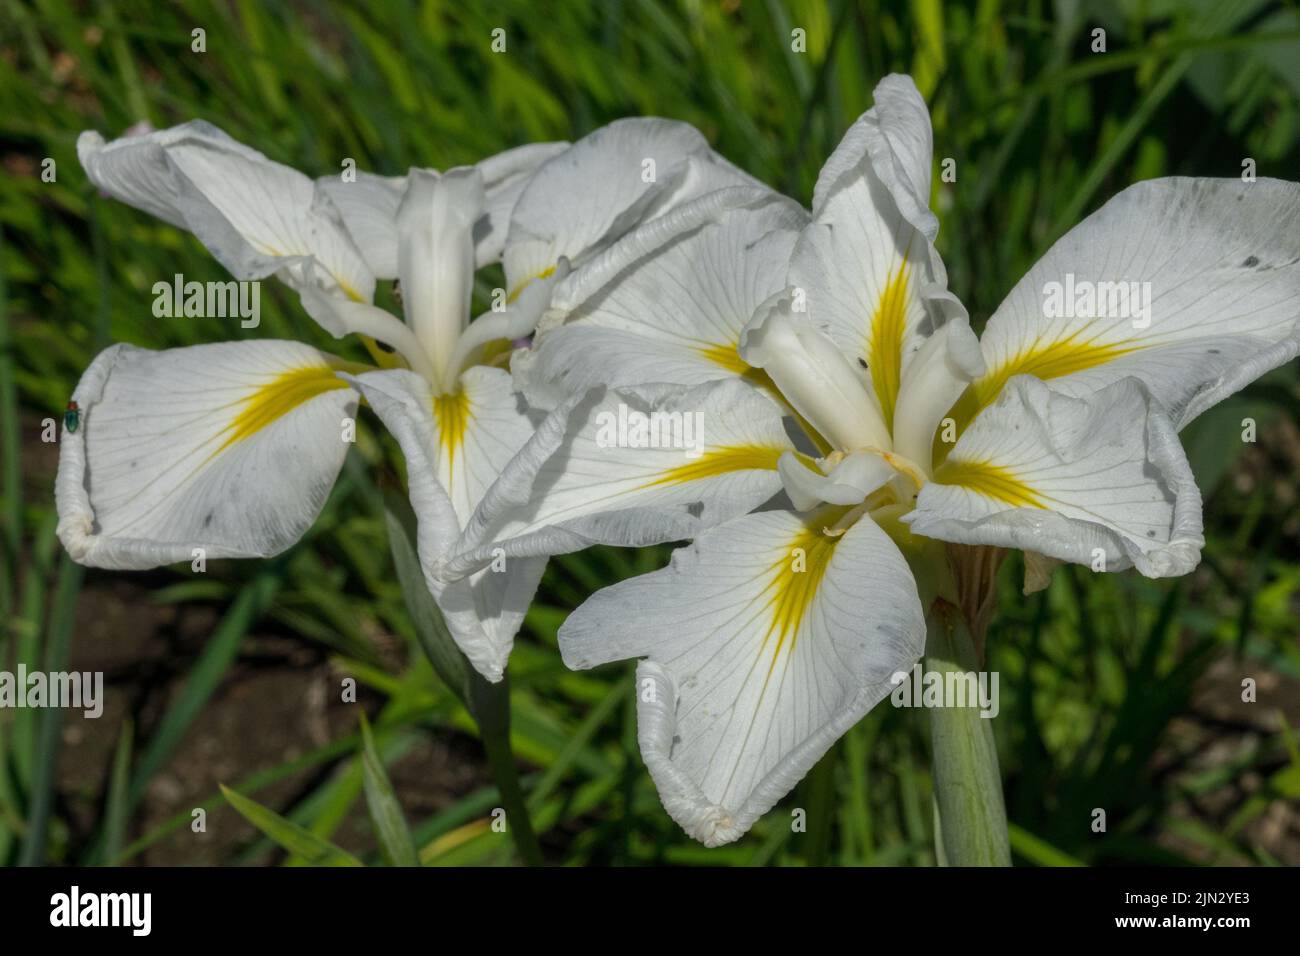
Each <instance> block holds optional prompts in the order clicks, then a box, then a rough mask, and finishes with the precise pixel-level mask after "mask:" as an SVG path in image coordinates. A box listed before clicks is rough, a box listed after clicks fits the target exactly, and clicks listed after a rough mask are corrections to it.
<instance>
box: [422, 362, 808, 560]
mask: <svg viewBox="0 0 1300 956" xmlns="http://www.w3.org/2000/svg"><path fill="white" fill-rule="evenodd" d="M642 426H644V427H643V428H642ZM638 428H641V430H640V431H638ZM652 442H653V443H654V444H657V445H658V447H654V445H652ZM790 448H791V443H790V439H789V438H788V437H787V435H786V431H785V427H784V424H783V421H782V414H781V410H780V408H778V407H777V405H776V404H775V403H774V402H773V401H772V400H771V399H769V398H768V397H766V396H765V395H763V394H762V393H760V392H758V391H756V390H755V389H753V388H751V387H749V386H747V385H746V384H745V383H743V382H737V381H723V382H713V383H709V384H705V385H701V386H697V387H694V388H684V387H680V386H642V387H640V388H627V389H619V390H608V391H606V390H604V389H599V388H598V389H593V390H592V391H591V392H590V393H588V394H586V395H583V396H574V397H573V398H572V399H570V400H569V401H568V402H567V403H565V404H563V405H561V406H560V407H559V408H557V409H555V410H554V411H553V412H551V414H550V415H549V416H547V418H546V420H545V421H544V422H543V423H542V424H541V426H539V428H538V430H537V434H536V436H535V437H534V438H533V439H532V440H531V441H530V442H529V443H528V444H527V445H526V446H525V447H524V449H523V451H521V452H520V454H519V455H518V457H516V458H515V459H514V460H513V461H511V462H510V464H509V465H508V466H506V468H505V469H504V471H503V472H502V476H501V479H500V481H498V482H497V484H496V485H494V486H493V487H492V488H491V489H490V490H489V491H488V493H487V494H486V495H485V496H484V498H483V504H482V506H481V507H480V508H479V510H478V511H477V512H476V513H475V515H474V517H473V519H472V520H471V521H470V522H469V525H468V526H467V527H466V531H465V537H464V541H463V543H462V548H461V552H460V553H459V554H458V555H457V556H456V557H455V558H453V559H451V560H450V561H448V563H447V565H446V566H445V567H444V568H443V573H444V574H445V575H447V576H449V577H454V576H458V575H461V574H465V573H467V572H468V571H471V570H473V569H475V568H478V567H482V566H483V565H484V564H486V563H487V562H488V561H490V560H491V559H492V557H493V555H494V554H495V553H497V549H498V548H499V549H500V552H499V553H501V554H507V555H510V556H511V557H513V556H515V555H536V554H563V553H565V552H569V551H577V550H580V549H582V548H585V547H588V546H589V545H592V544H615V545H623V546H629V547H631V546H644V545H648V544H657V543H660V542H664V541H680V540H682V539H683V538H688V537H692V536H694V535H695V534H697V533H699V532H700V531H701V530H702V529H704V528H707V527H710V526H711V525H714V524H718V523H720V522H722V521H726V520H728V519H729V518H732V517H734V516H736V515H738V514H744V513H745V512H746V511H749V510H750V509H752V508H754V507H757V506H758V505H760V504H762V503H763V502H764V501H766V500H767V499H768V498H770V497H772V496H773V495H774V494H776V493H777V491H779V490H780V481H779V479H778V478H777V474H776V470H775V469H776V462H777V459H778V458H779V457H780V456H781V455H782V454H783V453H784V452H786V451H787V450H789V449H790Z"/></svg>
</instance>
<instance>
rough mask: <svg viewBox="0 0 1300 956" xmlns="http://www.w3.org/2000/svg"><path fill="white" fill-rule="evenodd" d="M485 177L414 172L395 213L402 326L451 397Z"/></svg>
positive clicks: (466, 170) (465, 171) (462, 171)
mask: <svg viewBox="0 0 1300 956" xmlns="http://www.w3.org/2000/svg"><path fill="white" fill-rule="evenodd" d="M485 202H486V200H485V198H484V195H483V177H482V175H481V174H480V173H479V171H478V170H476V169H473V168H471V167H463V168H459V169H452V170H449V171H447V172H446V173H443V174H442V175H438V174H437V173H433V172H429V171H427V170H419V169H416V170H412V171H411V174H410V176H408V177H407V181H406V193H405V194H404V195H403V196H402V204H401V206H400V207H399V208H398V210H397V232H398V249H397V264H398V273H399V275H400V277H401V280H402V301H403V305H404V308H405V310H406V322H407V325H409V326H410V327H411V330H412V331H413V332H415V337H416V338H417V339H419V340H420V344H421V345H422V346H424V352H425V354H426V355H427V356H428V357H429V362H430V363H431V364H432V365H433V367H434V369H435V370H436V372H437V374H438V378H437V380H436V381H435V384H436V385H438V387H439V388H440V389H441V390H442V391H450V390H451V389H452V387H453V385H454V384H455V379H454V378H453V377H451V373H450V371H449V367H450V363H451V360H452V356H453V355H454V354H455V351H456V342H457V340H458V339H459V338H460V334H461V332H462V331H463V330H464V328H465V326H466V325H468V324H469V308H470V299H471V297H472V295H473V293H474V237H473V232H474V222H475V221H476V220H477V219H478V218H479V216H480V215H481V214H482V212H483V208H484V204H485Z"/></svg>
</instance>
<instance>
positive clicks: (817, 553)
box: [560, 511, 925, 846]
mask: <svg viewBox="0 0 1300 956" xmlns="http://www.w3.org/2000/svg"><path fill="white" fill-rule="evenodd" d="M799 568H802V570H797V569H799ZM924 643H925V622H924V618H923V615H922V613H921V604H920V601H919V599H918V598H917V594H916V587H915V585H914V583H913V581H912V577H911V574H910V572H909V571H908V568H907V564H906V562H905V561H904V560H903V557H902V555H901V554H899V552H898V549H897V548H896V547H895V546H894V544H893V542H892V541H890V540H889V538H888V537H887V536H886V535H885V534H884V532H882V531H881V530H880V529H879V528H878V527H877V526H876V525H875V524H874V523H872V522H871V521H870V520H864V521H859V522H858V523H857V524H856V525H854V526H853V527H852V528H850V529H849V530H848V532H847V533H845V534H844V535H843V536H841V537H830V536H828V535H825V534H823V533H822V529H821V528H820V526H819V525H818V523H817V522H816V521H814V520H812V519H809V521H808V522H806V521H805V520H803V519H801V518H799V517H798V516H796V515H793V514H791V513H789V512H785V511H769V512H763V513H759V514H752V515H746V516H744V517H741V518H737V519H735V520H734V521H730V522H728V523H726V524H724V525H721V526H720V527H718V528H715V529H713V530H711V531H707V532H705V533H704V534H703V535H701V536H700V538H699V539H698V540H697V541H696V542H695V543H694V544H693V545H691V546H690V547H688V548H683V549H682V550H679V551H678V552H676V553H675V554H674V555H673V560H672V563H671V564H670V565H669V566H668V567H667V568H665V569H664V570H662V571H657V572H655V573H653V574H648V575H644V576H642V577H639V578H634V579H632V580H630V581H625V582H623V583H621V584H617V585H615V586H613V587H610V588H606V589H604V590H603V591H599V592H597V593H596V594H595V595H594V596H593V597H591V598H590V599H588V601H587V602H586V603H585V604H583V605H582V607H580V608H578V610H576V611H575V612H574V613H573V614H571V615H570V616H569V619H568V620H567V621H566V622H565V624H564V626H563V627H562V628H561V629H560V651H561V653H562V654H563V655H564V661H565V663H566V664H568V665H569V666H570V667H573V668H587V667H593V666H595V665H597V664H603V663H607V662H609V661H616V660H621V659H624V658H628V657H645V658H647V659H646V660H645V661H643V662H642V663H641V665H640V666H639V667H638V668H637V723H638V738H639V741H640V745H641V753H642V755H643V756H644V758H645V762H646V766H647V767H648V768H649V770H650V774H651V776H652V777H653V778H654V781H655V784H656V786H657V787H658V788H659V796H660V799H661V800H662V801H663V804H664V808H665V809H666V810H667V811H668V813H669V815H671V816H672V818H673V819H674V820H676V821H677V822H678V823H679V824H681V826H682V827H683V828H684V829H685V830H686V832H687V833H689V834H690V835H691V836H693V837H694V838H695V839H697V840H700V841H701V842H703V843H704V844H705V845H707V846H717V845H719V844H722V843H728V842H730V841H732V840H736V839H738V838H739V837H740V836H742V835H743V834H744V833H745V831H746V830H748V829H749V828H750V826H752V825H753V823H754V821H755V820H757V819H758V818H759V817H760V816H761V815H762V814H764V813H766V812H767V811H768V810H769V809H770V808H771V807H772V806H773V805H774V804H775V803H776V802H777V801H778V800H780V799H781V798H782V797H783V796H784V795H785V794H786V793H787V792H789V790H790V789H791V788H792V787H793V786H794V785H795V784H796V783H797V782H798V781H799V779H800V778H801V777H802V776H803V775H804V774H805V773H807V772H808V770H809V769H810V768H811V767H812V765H813V764H814V763H816V761H817V760H818V758H820V757H821V756H822V754H824V753H825V752H826V751H827V749H829V747H830V746H831V745H832V744H833V743H834V742H835V740H836V739H837V738H838V737H839V736H840V735H841V734H843V733H844V732H845V731H846V730H848V729H849V728H850V727H852V726H853V725H854V724H855V723H856V722H857V721H858V720H859V719H861V718H862V716H863V715H864V714H866V713H867V711H869V710H870V709H871V708H872V707H873V706H875V704H876V703H878V702H879V701H880V700H882V699H883V698H884V697H885V696H886V695H887V694H888V693H889V691H890V677H891V675H893V674H894V673H895V672H897V671H906V670H909V669H910V668H911V667H912V666H913V664H914V663H915V662H916V660H917V659H918V658H919V657H920V655H921V652H922V649H923V647H924Z"/></svg>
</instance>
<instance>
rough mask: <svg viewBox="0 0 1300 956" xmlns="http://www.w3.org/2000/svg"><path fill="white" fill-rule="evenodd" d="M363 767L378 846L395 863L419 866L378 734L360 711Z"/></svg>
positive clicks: (391, 862) (395, 864)
mask: <svg viewBox="0 0 1300 956" xmlns="http://www.w3.org/2000/svg"><path fill="white" fill-rule="evenodd" d="M361 769H362V772H363V774H364V781H365V788H366V807H367V808H368V809H369V810H370V822H371V823H373V824H374V826H375V834H376V836H378V838H379V848H380V849H381V850H382V851H383V854H384V857H385V858H386V859H387V860H388V862H389V864H390V865H392V866H419V865H420V859H419V855H418V854H417V853H416V850H415V842H414V841H413V840H412V839H411V831H410V830H409V829H408V828H407V826H406V818H405V817H404V816H402V805H401V803H399V802H398V800H397V794H396V793H394V792H393V785H392V783H391V782H390V781H389V779H388V774H387V773H385V772H384V761H383V758H381V757H380V756H379V749H378V748H377V747H376V746H375V736H374V734H373V733H371V730H370V721H368V720H366V715H365V714H364V713H362V714H361Z"/></svg>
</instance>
